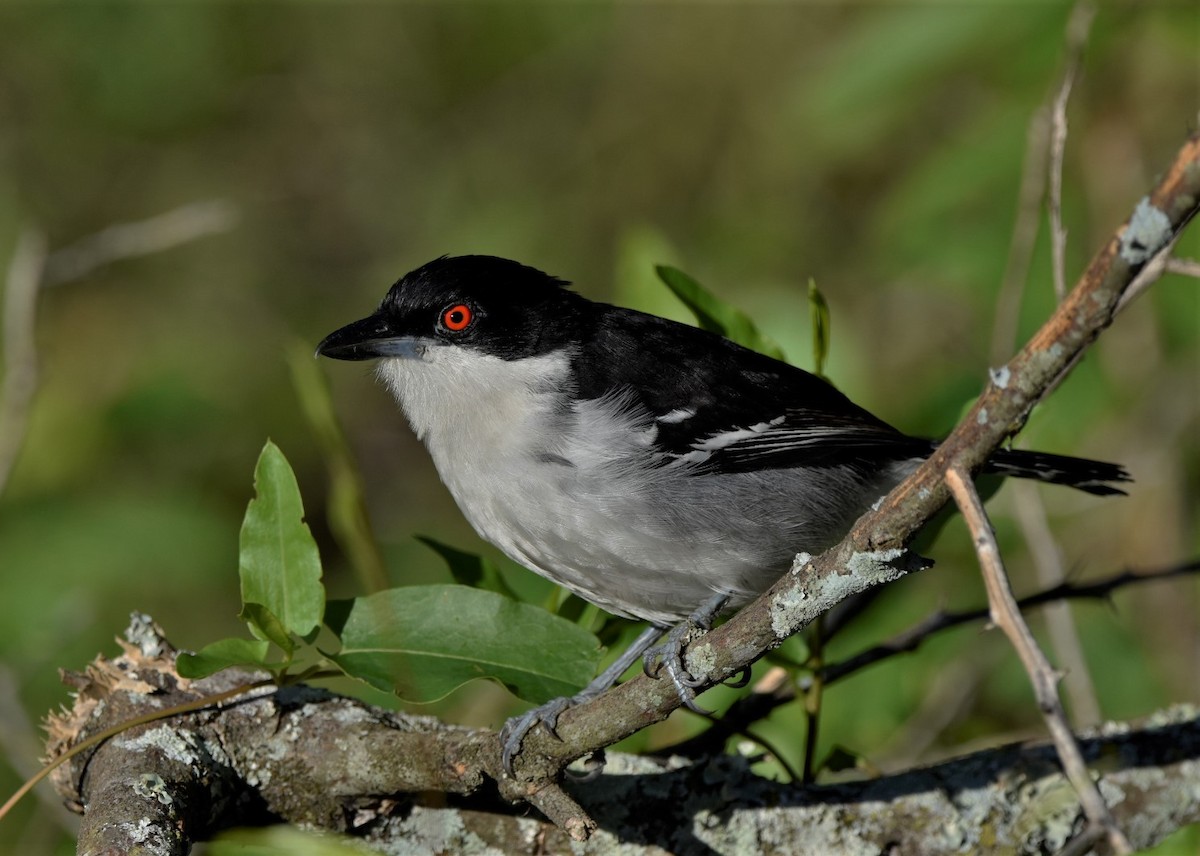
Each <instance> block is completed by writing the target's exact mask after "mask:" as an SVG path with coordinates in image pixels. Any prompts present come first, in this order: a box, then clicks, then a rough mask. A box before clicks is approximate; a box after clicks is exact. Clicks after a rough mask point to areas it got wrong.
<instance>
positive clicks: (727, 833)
mask: <svg viewBox="0 0 1200 856" xmlns="http://www.w3.org/2000/svg"><path fill="white" fill-rule="evenodd" d="M127 637H128V639H129V641H128V642H126V643H123V647H124V648H125V653H124V654H123V655H122V656H121V657H119V658H117V660H115V661H107V660H103V659H98V660H97V661H96V662H95V663H93V664H92V666H90V667H89V669H88V671H87V673H86V674H85V675H74V676H70V681H71V684H72V685H73V686H74V687H75V688H76V690H77V691H78V696H77V699H76V704H75V708H74V709H73V710H72V711H70V712H68V713H67V714H64V715H62V716H60V717H56V718H54V719H53V720H52V722H51V736H52V742H51V747H50V749H51V753H52V754H53V753H57V752H61V751H63V749H65V748H66V746H68V745H70V744H71V743H73V742H75V741H77V740H79V739H81V738H82V737H83V736H84V735H85V734H87V733H98V732H99V731H102V730H104V729H106V728H109V727H111V726H112V725H114V724H116V723H119V722H121V721H124V720H126V719H128V718H130V717H131V716H133V715H137V714H140V713H144V712H147V711H153V710H158V709H162V708H163V707H166V706H169V705H171V706H173V705H177V704H180V703H184V702H187V701H189V700H191V699H194V698H196V697H199V696H204V695H211V694H214V693H216V692H220V691H223V690H225V689H228V688H229V687H230V686H231V685H235V684H238V683H242V682H246V681H248V680H253V679H254V678H255V677H256V675H251V674H247V673H236V672H235V673H222V674H219V675H215V676H213V677H211V678H207V679H205V680H203V681H196V682H194V683H189V682H187V681H184V680H182V679H181V678H179V677H178V675H176V674H175V673H174V671H173V668H172V663H173V659H174V651H173V650H172V649H171V647H170V645H169V644H168V643H167V642H166V641H165V640H164V639H163V638H162V637H161V635H160V631H158V630H157V628H155V627H154V625H153V624H152V623H151V622H149V620H148V619H144V618H136V619H135V621H134V624H133V626H132V627H131V628H130V630H129V631H127ZM134 676H136V677H134ZM491 740H492V736H491V733H490V732H488V731H482V730H475V729H467V728H458V727H455V726H448V725H444V724H442V723H440V722H438V721H437V720H435V719H433V718H430V717H420V716H409V715H406V714H402V713H396V712H394V711H385V710H380V709H378V708H373V707H371V706H369V705H366V704H364V703H362V702H359V701H355V700H352V699H347V698H342V697H339V696H336V695H334V694H332V693H328V692H324V691H322V690H319V689H314V688H311V687H290V688H286V689H280V690H271V689H266V690H257V691H254V692H252V693H249V694H247V695H246V696H243V697H242V698H241V699H239V700H235V701H231V702H226V703H223V704H221V705H220V706H218V707H213V708H208V709H205V710H200V711H194V712H192V713H188V714H185V715H180V716H175V717H172V718H170V719H169V720H166V721H161V722H155V723H151V724H147V725H141V726H138V727H136V728H133V729H131V730H129V731H126V732H124V733H122V734H121V735H120V736H118V737H115V738H113V739H110V740H109V741H107V742H106V743H104V744H102V745H101V746H100V747H98V748H95V749H93V750H91V751H89V752H87V753H85V754H83V755H81V756H79V757H76V758H73V759H71V760H70V761H69V762H68V764H67V765H65V766H64V767H62V768H60V769H59V770H58V771H56V773H55V775H54V781H55V784H56V786H57V788H58V789H59V791H60V793H62V794H63V796H65V797H67V798H68V800H69V801H70V802H71V803H72V804H73V805H75V806H76V807H81V806H84V805H86V806H87V811H86V813H84V818H83V821H82V827H81V830H80V838H79V849H80V852H89V853H101V852H120V853H125V852H132V851H134V850H137V849H138V848H141V850H140V851H139V852H148V853H155V854H159V856H173V854H184V853H186V852H187V848H188V846H189V844H190V842H192V841H196V840H200V839H202V838H207V837H211V836H212V835H213V834H215V833H216V832H218V831H219V830H221V829H223V828H226V827H228V826H232V825H244V824H261V823H266V822H276V821H278V820H280V819H282V820H285V821H288V822H290V823H293V824H297V825H307V826H310V827H316V828H320V829H328V830H334V831H338V832H342V833H347V834H352V835H356V836H361V837H363V838H365V839H366V841H367V842H368V843H370V844H372V845H375V846H378V847H380V848H388V849H389V850H390V851H391V852H394V851H395V850H396V849H397V847H399V846H401V845H400V843H407V846H408V849H409V850H416V851H419V852H463V851H465V850H469V849H471V850H473V851H475V852H480V851H484V850H487V849H488V848H492V849H493V850H499V851H501V852H505V853H534V852H543V853H544V852H566V851H568V850H573V851H576V852H577V850H576V848H577V847H578V845H574V844H573V843H572V842H571V841H570V840H568V833H567V832H564V831H563V829H562V826H564V825H567V824H565V823H564V824H560V826H559V827H558V828H556V827H555V826H554V825H552V824H550V823H548V822H545V821H539V820H537V819H534V818H530V817H524V816H522V812H520V811H519V810H516V809H514V807H512V806H506V805H504V804H502V803H500V802H499V801H496V800H494V799H491V800H489V799H488V795H487V792H486V791H482V792H479V789H480V787H481V786H482V785H483V784H484V780H483V778H482V777H481V776H478V775H475V774H472V773H471V772H470V770H469V769H468V765H467V764H466V763H465V762H464V761H463V759H464V758H469V757H470V756H471V755H472V753H477V752H486V751H488V750H487V749H486V747H487V745H488V744H489V743H490V742H491ZM1082 749H1083V752H1084V755H1085V758H1086V759H1087V760H1089V761H1093V762H1094V761H1096V760H1097V759H1100V758H1103V759H1104V765H1105V779H1104V784H1105V785H1106V787H1108V788H1111V789H1114V790H1113V791H1112V792H1113V793H1116V792H1117V789H1119V792H1120V793H1121V794H1123V796H1124V799H1122V800H1120V801H1119V802H1118V803H1117V804H1116V805H1115V806H1114V811H1115V812H1116V815H1117V819H1118V820H1119V821H1120V822H1121V823H1122V824H1124V825H1125V826H1126V828H1127V829H1128V830H1129V834H1130V836H1131V838H1132V840H1133V842H1134V843H1135V844H1136V845H1137V846H1139V847H1144V846H1149V845H1151V844H1153V843H1155V842H1157V841H1159V840H1161V839H1162V838H1164V837H1165V836H1166V835H1168V834H1170V833H1171V832H1172V831H1174V830H1175V829H1176V828H1178V827H1179V826H1180V825H1182V824H1184V823H1188V822H1192V821H1195V820H1198V819H1200V804H1198V803H1197V802H1196V800H1194V799H1193V798H1192V794H1194V793H1195V791H1196V789H1198V788H1200V713H1198V712H1197V711H1196V710H1195V709H1193V708H1178V709H1176V710H1173V711H1170V712H1167V713H1164V714H1161V715H1157V716H1156V717H1155V718H1153V719H1152V720H1150V721H1147V722H1144V723H1140V724H1138V725H1137V726H1133V725H1109V726H1106V727H1105V728H1103V729H1102V730H1099V731H1096V732H1093V733H1092V734H1091V736H1090V737H1088V738H1087V739H1085V740H1084V741H1083V744H1082ZM751 763H752V761H751V759H746V758H740V757H735V756H720V757H717V758H712V759H705V760H703V761H700V762H695V763H689V762H686V761H683V760H682V759H678V758H675V759H671V760H668V761H663V760H654V759H650V758H637V757H632V756H628V755H623V754H619V753H610V756H609V764H608V772H607V773H606V774H604V775H602V776H600V777H598V778H597V779H595V780H592V781H588V782H571V783H568V787H567V788H566V789H564V790H563V791H562V792H561V793H562V795H563V797H564V798H565V799H566V800H569V801H570V803H571V804H573V805H577V806H579V807H580V811H582V812H586V813H587V814H588V815H590V816H591V817H595V818H597V819H598V820H599V821H600V823H599V826H598V829H597V831H596V833H595V835H594V836H593V839H592V840H591V841H590V842H589V843H588V845H586V850H585V851H584V852H611V850H612V849H613V848H615V847H618V846H619V847H620V848H621V852H623V853H647V854H648V853H661V852H663V850H664V849H665V850H668V851H669V852H673V853H680V854H691V853H695V854H705V853H713V852H722V853H725V852H744V851H745V850H746V848H747V847H748V846H750V847H755V848H756V849H757V850H759V851H760V852H764V853H790V852H795V851H794V842H795V841H797V840H804V841H805V842H806V846H807V847H808V849H809V851H810V852H825V853H833V852H850V851H855V852H858V851H863V852H904V853H917V852H919V853H922V854H929V856H937V854H942V853H962V852H978V851H980V850H981V849H984V848H985V847H991V848H993V849H996V848H1000V849H1006V850H1011V851H1014V852H1017V851H1022V852H1024V851H1033V850H1041V851H1055V850H1058V849H1059V848H1061V847H1062V846H1063V845H1064V844H1066V843H1067V842H1068V841H1069V840H1071V839H1072V838H1073V836H1074V835H1075V834H1076V833H1077V832H1078V831H1079V830H1080V829H1081V828H1083V827H1084V826H1085V823H1086V819H1085V818H1084V816H1083V815H1082V814H1081V813H1080V811H1079V807H1078V805H1077V804H1076V803H1075V802H1074V801H1073V800H1067V799H1061V798H1059V797H1058V796H1057V795H1058V794H1061V793H1062V792H1063V791H1064V790H1065V789H1067V788H1069V786H1068V784H1067V783H1066V781H1065V780H1064V778H1063V776H1062V775H1061V773H1060V772H1059V769H1058V765H1057V764H1056V763H1055V755H1054V750H1053V748H1051V747H1049V746H1045V745H1042V746H1030V745H1012V746H1007V747H1002V748H997V749H990V750H987V751H984V752H980V753H976V754H974V755H971V756H967V757H964V758H959V759H956V760H953V761H948V762H945V763H942V764H938V765H936V766H933V767H928V768H924V769H918V770H912V771H908V772H905V773H902V774H899V775H894V776H886V777H883V778H878V779H872V780H867V781H860V782H853V783H848V784H841V785H835V786H808V787H798V786H795V785H790V784H781V783H778V782H772V781H769V780H767V779H763V778H761V777H759V776H756V775H754V774H753V772H752V771H751V770H750V765H751ZM716 782H719V783H720V786H719V787H716V786H714V783H716ZM423 790H433V791H441V792H443V793H449V794H465V793H470V792H472V791H476V792H477V793H476V795H475V798H474V800H473V801H472V802H471V803H470V804H469V807H468V806H467V805H463V804H461V800H460V799H459V798H455V797H450V798H449V799H447V798H445V797H442V798H440V799H438V798H436V797H432V798H431V797H429V796H427V795H426V796H422V795H421V794H420V793H419V792H420V791H423ZM568 791H569V795H568V793H567V792H568ZM404 792H407V793H409V794H411V796H408V797H405V796H402V795H401V796H396V794H398V793H401V794H402V793H404ZM630 806H636V807H637V809H636V810H634V811H631V810H630ZM1035 818H1036V819H1035ZM748 842H749V844H748Z"/></svg>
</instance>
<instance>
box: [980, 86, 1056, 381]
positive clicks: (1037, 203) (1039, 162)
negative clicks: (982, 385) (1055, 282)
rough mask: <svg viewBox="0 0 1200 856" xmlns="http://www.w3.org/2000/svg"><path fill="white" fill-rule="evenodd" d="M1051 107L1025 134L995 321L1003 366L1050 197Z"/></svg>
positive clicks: (996, 360)
mask: <svg viewBox="0 0 1200 856" xmlns="http://www.w3.org/2000/svg"><path fill="white" fill-rule="evenodd" d="M1049 139H1050V108H1049V106H1048V105H1045V104H1043V105H1042V106H1041V107H1039V108H1038V109H1037V110H1036V111H1035V112H1034V114H1033V116H1032V118H1030V120H1029V128H1028V129H1027V130H1026V132H1025V160H1024V165H1023V166H1022V167H1021V185H1020V189H1019V190H1018V191H1017V216H1016V219H1015V220H1014V222H1013V228H1012V239H1011V240H1010V242H1009V245H1008V260H1007V261H1006V262H1005V264H1004V276H1003V277H1002V278H1001V279H1000V291H999V293H998V295H997V297H996V309H995V312H994V313H993V315H994V320H993V322H992V347H991V351H990V353H991V363H992V365H999V364H1001V363H1003V362H1004V361H1005V360H1007V359H1008V357H1009V355H1010V354H1012V350H1013V346H1014V345H1015V344H1016V339H1017V324H1018V320H1019V319H1020V316H1021V298H1022V296H1023V295H1024V294H1025V284H1026V282H1027V281H1028V279H1029V268H1030V267H1031V266H1032V264H1033V249H1034V246H1035V244H1036V243H1037V234H1038V221H1039V219H1040V218H1039V216H1038V212H1039V210H1040V208H1041V201H1042V198H1043V197H1044V196H1045V195H1046V176H1047V171H1048V167H1047V161H1048V158H1049V148H1050V146H1049Z"/></svg>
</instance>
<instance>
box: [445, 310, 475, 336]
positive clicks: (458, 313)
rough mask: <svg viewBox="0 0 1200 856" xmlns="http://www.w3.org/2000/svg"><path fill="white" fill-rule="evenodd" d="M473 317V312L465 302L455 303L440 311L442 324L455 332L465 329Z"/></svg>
mask: <svg viewBox="0 0 1200 856" xmlns="http://www.w3.org/2000/svg"><path fill="white" fill-rule="evenodd" d="M474 317H475V313H474V312H472V311H471V307H470V306H467V304H465V303H456V304H454V305H453V306H451V307H450V308H449V309H447V310H446V311H445V312H443V313H442V324H443V325H445V327H446V329H447V330H452V331H454V332H455V333H457V332H458V331H459V330H465V329H467V327H468V326H469V325H470V323H471V320H472V319H473V318H474Z"/></svg>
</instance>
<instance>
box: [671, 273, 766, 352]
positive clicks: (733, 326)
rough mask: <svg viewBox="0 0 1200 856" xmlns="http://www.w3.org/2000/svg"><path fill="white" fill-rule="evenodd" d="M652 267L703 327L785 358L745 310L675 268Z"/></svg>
mask: <svg viewBox="0 0 1200 856" xmlns="http://www.w3.org/2000/svg"><path fill="white" fill-rule="evenodd" d="M654 270H655V271H657V272H658V278H659V279H661V280H662V281H663V282H664V283H665V284H666V286H667V288H669V289H671V291H672V292H673V293H674V294H675V296H676V297H678V298H679V299H680V300H682V301H683V303H684V304H685V305H686V306H687V308H688V309H690V310H692V312H693V313H695V315H696V320H697V321H698V322H699V324H700V326H701V327H703V328H704V329H705V330H711V331H712V332H714V333H720V334H721V335H722V336H724V337H725V338H727V339H731V340H732V341H734V342H737V343H738V344H739V345H743V346H745V347H747V348H750V349H751V350H753V351H758V352H759V353H760V354H766V355H767V356H768V357H774V358H775V359H777V360H783V359H785V357H784V355H783V349H782V348H780V347H779V345H778V344H776V342H775V341H774V340H773V339H771V338H770V337H769V336H767V335H766V334H764V333H760V332H759V330H758V327H756V326H755V325H754V322H753V321H751V320H750V316H749V315H747V314H746V313H745V312H742V311H741V310H740V309H736V308H735V307H733V306H730V305H729V304H728V303H725V302H724V301H722V300H719V299H718V298H717V297H716V296H715V295H713V294H712V293H711V292H710V291H708V290H707V289H706V288H705V287H704V286H702V285H701V284H700V283H699V282H697V281H696V280H694V279H692V278H691V277H690V276H688V275H687V274H686V273H684V272H683V271H681V270H679V269H678V268H673V267H671V266H670V265H658V266H657V267H655V269H654Z"/></svg>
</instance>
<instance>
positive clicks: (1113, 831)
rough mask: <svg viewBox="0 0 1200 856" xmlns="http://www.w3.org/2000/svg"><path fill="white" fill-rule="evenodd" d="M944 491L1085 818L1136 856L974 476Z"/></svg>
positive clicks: (951, 481)
mask: <svg viewBox="0 0 1200 856" xmlns="http://www.w3.org/2000/svg"><path fill="white" fill-rule="evenodd" d="M946 486H947V488H949V490H950V494H951V496H953V497H954V502H955V503H956V504H957V505H958V508H959V511H961V512H962V515H963V518H964V520H965V521H966V524H967V528H968V529H970V531H971V537H972V539H973V540H974V542H975V552H976V553H977V554H978V556H979V567H980V570H981V571H982V573H983V582H984V586H985V588H986V589H987V595H988V603H989V604H990V607H991V616H992V621H994V622H995V623H996V625H997V626H998V627H999V628H1000V629H1001V630H1003V631H1004V635H1006V636H1007V637H1008V639H1009V641H1010V642H1011V643H1012V646H1013V648H1015V649H1016V652H1017V656H1018V657H1020V658H1021V663H1022V665H1024V667H1025V671H1026V672H1027V673H1028V675H1029V680H1030V682H1031V683H1032V685H1033V692H1034V696H1035V697H1036V698H1037V702H1038V707H1039V708H1040V709H1041V712H1042V717H1043V718H1044V719H1045V721H1046V726H1047V728H1048V730H1049V731H1050V736H1051V738H1052V739H1053V740H1054V746H1055V748H1056V749H1057V750H1058V757H1059V760H1060V761H1061V762H1062V766H1063V772H1064V773H1065V774H1066V776H1067V779H1068V781H1070V782H1071V786H1072V787H1073V788H1074V789H1075V793H1076V794H1077V795H1078V797H1079V802H1080V805H1081V806H1082V807H1083V811H1084V814H1086V815H1087V817H1088V820H1089V821H1090V822H1091V823H1093V824H1095V825H1097V826H1101V827H1103V829H1104V830H1105V834H1106V836H1107V838H1108V843H1109V846H1110V847H1111V848H1112V850H1113V852H1115V853H1131V852H1133V848H1132V847H1131V846H1130V844H1129V841H1128V840H1127V839H1126V838H1125V834H1124V833H1123V832H1121V830H1120V829H1119V828H1118V827H1117V825H1116V821H1114V820H1113V817H1112V814H1111V812H1109V810H1108V805H1107V804H1106V803H1105V802H1104V798H1103V797H1102V796H1101V795H1100V790H1099V788H1097V787H1096V783H1095V782H1094V781H1092V777H1091V774H1090V773H1089V772H1088V769H1087V765H1086V764H1085V763H1084V760H1083V754H1082V752H1080V750H1079V744H1078V743H1076V742H1075V735H1074V734H1072V733H1071V728H1070V726H1069V725H1067V718H1066V715H1065V714H1064V712H1063V708H1062V703H1061V702H1060V701H1059V698H1058V675H1057V674H1056V673H1055V671H1054V669H1053V668H1052V667H1051V665H1050V662H1049V661H1048V660H1047V659H1046V655H1045V654H1043V653H1042V650H1041V649H1040V648H1039V647H1038V644H1037V640H1035V639H1034V638H1033V633H1032V632H1031V631H1030V629H1029V625H1028V624H1026V623H1025V620H1024V619H1023V618H1022V617H1021V610H1020V608H1019V607H1018V606H1017V601H1016V598H1014V597H1013V593H1012V589H1011V588H1010V587H1009V583H1008V575H1007V573H1006V572H1005V570H1004V563H1003V560H1002V559H1001V557H1000V548H999V546H997V544H996V537H995V534H994V533H993V532H992V526H991V522H990V521H989V520H988V518H987V513H986V512H985V511H984V510H983V502H982V501H981V500H980V499H979V494H978V493H976V491H975V485H974V484H973V483H972V482H971V476H970V474H969V473H967V472H966V471H965V470H963V469H962V468H961V467H959V466H957V465H952V466H951V467H950V468H949V469H948V470H947V471H946Z"/></svg>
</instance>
